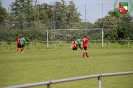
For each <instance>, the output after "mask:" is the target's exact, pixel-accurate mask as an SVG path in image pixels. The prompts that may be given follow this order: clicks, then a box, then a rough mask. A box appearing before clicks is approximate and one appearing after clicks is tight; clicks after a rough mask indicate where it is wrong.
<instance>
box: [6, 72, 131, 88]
mask: <svg viewBox="0 0 133 88" xmlns="http://www.w3.org/2000/svg"><path fill="white" fill-rule="evenodd" d="M128 74H133V71H129V72H116V73H106V74H95V75H89V76H80V77H74V78H66V79H59V80H53V81H46V82H38V83H31V84H24V85H17V86H9V87H4V88H27V87H35V86H42V85H47V88H51V85H52V84H56V83H63V82H70V81H77V80H83V79H90V78H98V88H102V85H101V77H107V76H117V75H128Z"/></svg>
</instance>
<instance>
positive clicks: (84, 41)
mask: <svg viewBox="0 0 133 88" xmlns="http://www.w3.org/2000/svg"><path fill="white" fill-rule="evenodd" d="M88 42H89V40H88V39H87V38H83V39H82V43H83V46H84V47H87V45H88Z"/></svg>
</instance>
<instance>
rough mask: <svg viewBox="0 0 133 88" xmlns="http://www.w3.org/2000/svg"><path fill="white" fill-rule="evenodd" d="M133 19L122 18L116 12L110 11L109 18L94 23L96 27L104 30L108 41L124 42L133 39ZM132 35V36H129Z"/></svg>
mask: <svg viewBox="0 0 133 88" xmlns="http://www.w3.org/2000/svg"><path fill="white" fill-rule="evenodd" d="M131 24H132V17H131V16H128V17H123V18H121V17H120V16H119V15H117V13H116V12H114V11H109V12H108V16H105V17H104V18H101V19H98V21H96V22H95V23H94V27H100V28H103V29H104V32H105V33H104V35H105V36H104V37H105V39H108V40H123V39H132V38H131V35H132V34H131V31H132V26H131ZM129 35H130V36H129Z"/></svg>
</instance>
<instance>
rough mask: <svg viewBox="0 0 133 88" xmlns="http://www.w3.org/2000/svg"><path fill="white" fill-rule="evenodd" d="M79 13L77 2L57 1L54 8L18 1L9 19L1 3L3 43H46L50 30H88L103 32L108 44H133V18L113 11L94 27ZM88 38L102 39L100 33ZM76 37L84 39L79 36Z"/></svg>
mask: <svg viewBox="0 0 133 88" xmlns="http://www.w3.org/2000/svg"><path fill="white" fill-rule="evenodd" d="M77 9H78V8H77V7H76V5H75V3H74V2H73V1H69V4H66V2H65V0H61V1H60V2H59V1H55V2H54V3H53V4H48V3H42V4H37V0H36V1H35V5H33V0H15V2H13V3H12V4H11V5H10V7H9V12H8V15H7V12H6V9H5V8H3V7H2V6H1V3H0V11H1V12H2V13H0V22H1V24H0V28H1V29H0V32H1V33H0V41H15V37H16V36H18V35H25V36H27V39H28V41H46V30H47V29H48V30H53V29H55V30H56V29H81V30H82V29H86V28H87V29H93V28H103V29H104V39H105V40H117V41H119V40H133V35H132V34H133V30H132V29H133V20H132V19H133V18H132V17H131V16H128V17H125V18H121V17H120V16H119V15H118V14H116V12H114V11H109V12H108V15H107V16H105V17H103V18H100V19H98V20H97V21H96V22H95V23H94V24H92V23H90V22H84V21H82V20H81V18H80V16H81V13H80V12H78V10H77ZM7 20H8V21H7ZM18 31H19V32H18ZM16 33H18V35H16ZM72 33H74V32H72ZM91 33H92V34H91ZM86 34H87V35H88V37H89V39H92V40H95V39H100V37H101V34H100V33H98V32H97V31H94V32H93V31H91V32H90V33H88V32H87V33H86ZM65 35H69V34H65ZM73 35H74V36H76V35H80V36H84V34H79V33H78V32H75V33H74V34H73ZM2 36H6V37H2ZM14 36H15V37H14ZM66 40H70V39H66Z"/></svg>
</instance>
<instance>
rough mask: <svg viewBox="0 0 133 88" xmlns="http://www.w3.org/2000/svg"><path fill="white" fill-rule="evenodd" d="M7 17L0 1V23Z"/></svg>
mask: <svg viewBox="0 0 133 88" xmlns="http://www.w3.org/2000/svg"><path fill="white" fill-rule="evenodd" d="M7 17H8V14H7V11H6V9H5V8H3V7H2V5H1V1H0V23H2V22H4V20H6V19H7Z"/></svg>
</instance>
